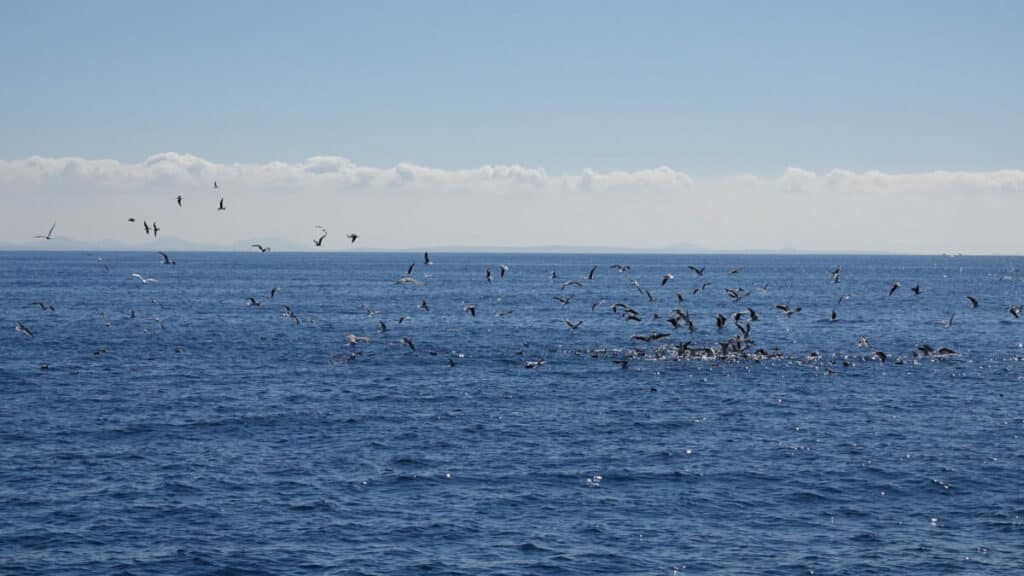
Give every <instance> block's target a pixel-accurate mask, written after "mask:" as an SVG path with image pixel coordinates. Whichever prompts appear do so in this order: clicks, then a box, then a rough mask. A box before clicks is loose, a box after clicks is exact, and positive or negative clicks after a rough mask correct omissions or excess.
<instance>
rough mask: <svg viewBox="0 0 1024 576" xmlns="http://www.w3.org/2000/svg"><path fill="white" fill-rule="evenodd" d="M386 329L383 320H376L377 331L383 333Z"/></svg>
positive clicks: (386, 326)
mask: <svg viewBox="0 0 1024 576" xmlns="http://www.w3.org/2000/svg"><path fill="white" fill-rule="evenodd" d="M387 331H388V325H387V324H385V323H384V321H383V320H377V333H378V334H383V333H385V332H387Z"/></svg>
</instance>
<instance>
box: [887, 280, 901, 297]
mask: <svg viewBox="0 0 1024 576" xmlns="http://www.w3.org/2000/svg"><path fill="white" fill-rule="evenodd" d="M900 286H902V284H900V283H899V282H894V283H893V285H892V287H891V288H889V296H892V295H893V293H894V292H896V290H897V289H898V288H899V287H900Z"/></svg>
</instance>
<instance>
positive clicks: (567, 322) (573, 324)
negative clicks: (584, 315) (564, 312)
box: [562, 319, 583, 332]
mask: <svg viewBox="0 0 1024 576" xmlns="http://www.w3.org/2000/svg"><path fill="white" fill-rule="evenodd" d="M562 322H565V325H566V326H568V327H569V330H570V331H572V332H575V331H576V329H577V328H579V327H580V326H581V325H582V324H583V320H577V321H576V322H573V321H571V320H568V319H566V320H562Z"/></svg>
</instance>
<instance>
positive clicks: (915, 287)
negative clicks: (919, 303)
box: [910, 284, 921, 296]
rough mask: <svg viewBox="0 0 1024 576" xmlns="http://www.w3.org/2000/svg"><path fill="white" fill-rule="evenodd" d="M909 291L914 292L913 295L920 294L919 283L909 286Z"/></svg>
mask: <svg viewBox="0 0 1024 576" xmlns="http://www.w3.org/2000/svg"><path fill="white" fill-rule="evenodd" d="M910 291H911V292H913V293H914V296H920V295H921V285H920V284H914V287H913V288H911V289H910Z"/></svg>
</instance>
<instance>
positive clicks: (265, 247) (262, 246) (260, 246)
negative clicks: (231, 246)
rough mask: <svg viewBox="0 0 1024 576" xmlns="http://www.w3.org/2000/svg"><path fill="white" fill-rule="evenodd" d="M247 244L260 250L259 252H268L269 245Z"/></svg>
mask: <svg viewBox="0 0 1024 576" xmlns="http://www.w3.org/2000/svg"><path fill="white" fill-rule="evenodd" d="M249 246H251V247H253V248H255V249H257V250H259V251H260V254H263V253H264V252H270V246H264V245H263V244H249Z"/></svg>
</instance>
